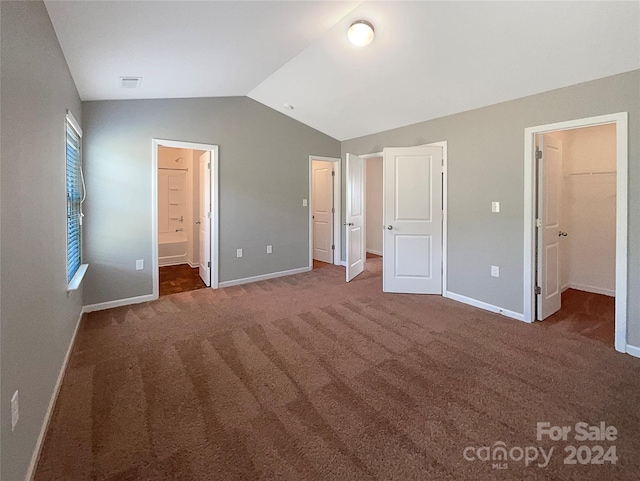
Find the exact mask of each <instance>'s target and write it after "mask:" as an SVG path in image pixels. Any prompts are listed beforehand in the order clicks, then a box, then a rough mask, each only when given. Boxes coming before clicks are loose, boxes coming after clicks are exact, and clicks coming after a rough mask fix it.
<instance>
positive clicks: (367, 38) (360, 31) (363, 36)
mask: <svg viewBox="0 0 640 481" xmlns="http://www.w3.org/2000/svg"><path fill="white" fill-rule="evenodd" d="M347 37H349V42H351V43H352V44H354V45H355V46H357V47H364V46H365V45H369V44H370V43H371V41H372V40H373V25H371V24H370V23H369V22H367V21H366V20H356V21H355V22H353V23H352V24H351V26H350V27H349V31H348V32H347Z"/></svg>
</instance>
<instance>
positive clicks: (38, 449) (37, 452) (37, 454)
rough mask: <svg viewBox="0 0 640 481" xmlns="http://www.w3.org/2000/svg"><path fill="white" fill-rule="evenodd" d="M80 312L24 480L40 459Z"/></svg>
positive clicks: (77, 326) (30, 477) (29, 480)
mask: <svg viewBox="0 0 640 481" xmlns="http://www.w3.org/2000/svg"><path fill="white" fill-rule="evenodd" d="M82 314H84V309H82V310H80V315H79V316H78V320H77V321H76V327H75V328H74V329H73V335H72V336H71V341H70V342H69V347H68V348H67V353H66V354H65V356H64V360H63V361H62V366H61V367H60V372H59V373H58V379H57V381H56V384H55V386H54V387H53V393H51V399H49V406H48V407H47V412H46V413H45V415H44V421H43V422H42V427H41V428H40V434H39V435H38V441H37V442H36V447H35V449H34V450H33V454H32V455H31V462H30V463H29V469H28V470H27V475H26V476H25V478H24V479H25V480H26V481H31V480H32V479H33V476H34V475H35V474H36V467H37V466H38V461H39V460H40V454H41V453H42V446H43V444H44V438H45V436H46V434H47V430H48V429H49V423H50V422H51V415H52V414H53V409H54V408H55V405H56V401H57V399H58V394H59V393H60V386H62V380H63V379H64V374H65V372H66V371H67V364H69V358H70V357H71V351H72V350H73V345H74V344H75V342H76V335H77V334H78V328H79V327H80V321H82Z"/></svg>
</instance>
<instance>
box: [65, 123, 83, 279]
mask: <svg viewBox="0 0 640 481" xmlns="http://www.w3.org/2000/svg"><path fill="white" fill-rule="evenodd" d="M66 138H67V142H66V157H67V282H71V279H73V276H74V275H75V274H76V272H78V269H79V268H80V264H82V202H83V201H84V198H83V196H84V182H83V178H82V130H81V129H80V126H79V125H78V123H77V122H76V121H75V119H74V118H73V116H72V115H71V113H67V122H66Z"/></svg>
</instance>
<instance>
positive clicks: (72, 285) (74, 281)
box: [67, 264, 89, 292]
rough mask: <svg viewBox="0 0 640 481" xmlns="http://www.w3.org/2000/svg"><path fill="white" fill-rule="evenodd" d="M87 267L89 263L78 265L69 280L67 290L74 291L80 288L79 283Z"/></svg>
mask: <svg viewBox="0 0 640 481" xmlns="http://www.w3.org/2000/svg"><path fill="white" fill-rule="evenodd" d="M87 267H89V264H82V265H81V266H80V267H78V270H77V271H76V273H75V274H74V275H73V277H72V278H71V280H70V281H69V285H68V286H67V292H69V291H76V290H78V289H79V288H80V283H81V282H82V279H83V278H84V275H85V274H86V273H87Z"/></svg>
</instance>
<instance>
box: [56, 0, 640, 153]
mask: <svg viewBox="0 0 640 481" xmlns="http://www.w3.org/2000/svg"><path fill="white" fill-rule="evenodd" d="M46 6H47V9H48V11H49V15H50V17H51V20H52V23H53V26H54V28H55V31H56V34H57V35H58V39H59V41H60V44H61V46H62V50H63V52H64V55H65V57H66V59H67V62H68V64H69V68H70V70H71V74H72V76H73V78H74V80H75V82H76V86H77V88H78V91H79V93H80V97H81V98H82V99H83V100H107V99H151V98H182V97H221V96H248V97H251V98H253V99H255V100H256V101H258V102H261V103H263V104H265V105H267V106H269V107H271V108H273V109H276V110H278V111H280V112H282V113H283V114H285V115H288V116H290V117H293V118H295V119H297V120H299V121H300V122H303V123H305V124H307V125H309V126H311V127H314V128H316V129H318V130H320V131H322V132H324V133H326V134H328V135H330V136H332V137H334V138H336V139H338V140H346V139H350V138H354V137H358V136H362V135H366V134H370V133H375V132H379V131H382V130H387V129H391V128H395V127H400V126H403V125H408V124H412V123H415V122H419V121H423V120H429V119H433V118H437V117H442V116H444V115H449V114H453V113H456V112H461V111H465V110H470V109H474V108H478V107H482V106H486V105H491V104H494V103H498V102H502V101H506V100H510V99H514V98H518V97H523V96H526V95H531V94H534V93H538V92H544V91H547V90H551V89H555V88H560V87H564V86H568V85H572V84H576V83H580V82H584V81H588V80H593V79H596V78H601V77H606V76H609V75H614V74H617V73H622V72H626V71H630V70H635V69H638V68H640V2H639V1H621V2H617V1H600V2H582V1H577V2H576V1H568V2H550V1H533V2H521V1H504V2H485V1H472V2H457V1H441V2H435V1H434V2H431V1H422V2H421V1H412V2H401V1H387V2H368V1H367V2H339V1H319V2H313V1H283V2H280V1H257V2H250V1H234V2H229V1H223V2H217V1H202V2H192V1H58V0H56V1H54V0H49V1H46ZM358 19H364V20H367V21H369V22H371V23H372V24H373V25H374V26H375V31H376V36H375V39H374V41H373V42H372V43H371V44H370V45H369V46H367V47H355V46H353V45H351V44H350V43H349V42H348V40H347V37H346V32H347V29H348V28H349V26H350V25H351V23H352V22H353V21H355V20H358ZM126 76H139V77H143V80H142V83H141V86H140V88H138V89H124V88H122V87H121V86H120V77H126ZM284 104H290V105H292V106H293V107H294V109H293V110H287V109H285V108H284Z"/></svg>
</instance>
